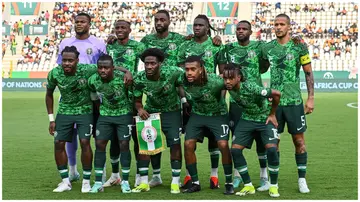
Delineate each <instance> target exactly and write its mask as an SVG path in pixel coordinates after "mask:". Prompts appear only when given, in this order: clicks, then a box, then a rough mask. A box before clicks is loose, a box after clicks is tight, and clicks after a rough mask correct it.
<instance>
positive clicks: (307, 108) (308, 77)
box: [303, 63, 314, 114]
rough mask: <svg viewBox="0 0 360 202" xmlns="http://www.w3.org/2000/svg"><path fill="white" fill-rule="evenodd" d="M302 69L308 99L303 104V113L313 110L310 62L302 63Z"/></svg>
mask: <svg viewBox="0 0 360 202" xmlns="http://www.w3.org/2000/svg"><path fill="white" fill-rule="evenodd" d="M303 70H304V73H305V80H306V86H307V90H308V99H307V101H306V104H305V114H311V113H312V112H313V111H314V75H313V71H312V68H311V63H309V64H306V65H303Z"/></svg>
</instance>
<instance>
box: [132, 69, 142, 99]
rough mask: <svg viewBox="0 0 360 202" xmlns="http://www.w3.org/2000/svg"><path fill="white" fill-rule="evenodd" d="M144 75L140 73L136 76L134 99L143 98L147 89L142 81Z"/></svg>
mask: <svg viewBox="0 0 360 202" xmlns="http://www.w3.org/2000/svg"><path fill="white" fill-rule="evenodd" d="M142 73H143V72H139V73H138V74H136V76H135V79H134V85H133V93H134V97H136V98H138V97H141V96H142V94H143V90H144V87H145V85H144V83H143V79H142V75H143V74H142Z"/></svg>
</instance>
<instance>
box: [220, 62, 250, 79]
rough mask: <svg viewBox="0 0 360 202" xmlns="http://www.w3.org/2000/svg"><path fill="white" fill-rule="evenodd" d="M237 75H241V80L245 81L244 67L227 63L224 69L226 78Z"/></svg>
mask: <svg viewBox="0 0 360 202" xmlns="http://www.w3.org/2000/svg"><path fill="white" fill-rule="evenodd" d="M236 75H240V76H241V79H240V81H241V82H244V81H245V78H244V74H243V72H242V67H241V66H240V65H238V64H235V63H229V64H226V65H225V68H224V71H223V77H224V78H227V77H228V78H234V77H235V76H236Z"/></svg>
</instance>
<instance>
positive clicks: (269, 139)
mask: <svg viewBox="0 0 360 202" xmlns="http://www.w3.org/2000/svg"><path fill="white" fill-rule="evenodd" d="M223 77H224V83H225V85H226V89H228V90H229V93H230V96H231V97H232V98H233V99H234V101H235V102H236V103H237V104H238V105H241V106H242V108H243V113H242V114H241V118H240V120H239V122H238V124H237V125H236V128H235V132H234V135H233V141H232V147H231V154H232V158H233V161H234V167H235V169H237V170H238V171H239V173H240V175H241V177H242V179H243V181H244V188H243V189H242V190H241V191H240V192H237V193H236V195H240V196H244V195H247V194H255V188H254V186H253V185H252V183H251V180H250V176H249V173H248V168H247V163H246V160H245V157H244V155H243V150H244V149H245V148H249V149H251V145H252V143H253V141H254V136H253V133H254V132H255V131H256V132H259V133H260V136H261V139H262V142H263V144H264V147H265V148H266V153H267V156H268V164H269V166H268V168H269V171H270V180H271V185H270V188H269V195H270V196H271V197H279V196H280V194H279V192H278V184H277V183H278V172H279V157H278V154H277V141H278V134H277V129H276V127H277V121H276V117H275V113H276V108H277V106H278V104H279V101H280V92H279V91H277V90H272V89H269V88H264V87H262V86H260V85H258V84H257V83H256V82H253V81H246V82H243V81H244V79H243V76H242V72H241V70H240V67H239V66H236V65H235V64H228V65H226V67H225V70H224V74H223ZM240 81H242V82H240ZM266 98H273V102H272V106H271V111H270V113H269V108H268V102H267V99H266Z"/></svg>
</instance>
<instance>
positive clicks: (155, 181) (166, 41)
mask: <svg viewBox="0 0 360 202" xmlns="http://www.w3.org/2000/svg"><path fill="white" fill-rule="evenodd" d="M170 23H171V21H170V15H169V12H168V11H166V10H159V11H158V12H157V13H156V14H155V16H154V26H155V30H156V33H155V34H149V35H146V36H145V37H144V38H142V39H141V42H142V43H144V44H145V45H146V47H147V48H158V49H160V50H162V51H163V52H164V53H165V60H164V62H163V65H164V66H177V65H178V61H177V59H178V58H177V56H178V52H179V47H180V46H181V45H182V44H183V43H184V42H186V41H188V39H189V38H190V37H189V36H187V37H185V36H183V35H181V34H178V33H175V32H170V31H169V25H170ZM210 43H211V44H213V45H214V46H219V45H221V37H219V36H216V37H214V38H213V39H211V38H210ZM183 132H185V131H184V128H183ZM215 145H216V142H215ZM215 147H216V146H215ZM210 153H211V159H212V161H211V162H212V168H214V169H217V167H218V162H219V151H218V149H217V148H215V149H214V151H211V152H210ZM151 165H152V167H153V176H152V179H151V181H150V183H149V184H150V186H151V187H154V186H157V185H160V184H162V180H161V175H160V168H161V153H159V154H157V155H154V156H151ZM214 175H215V174H214ZM216 176H217V172H216Z"/></svg>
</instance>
